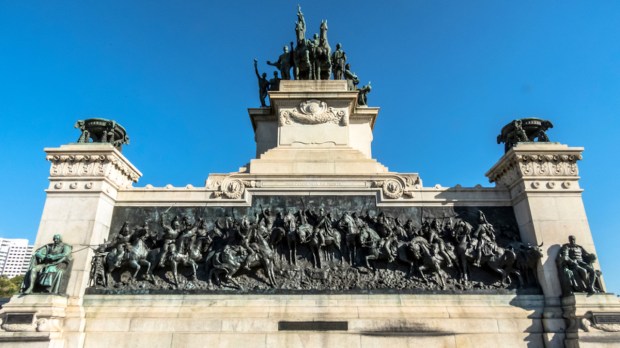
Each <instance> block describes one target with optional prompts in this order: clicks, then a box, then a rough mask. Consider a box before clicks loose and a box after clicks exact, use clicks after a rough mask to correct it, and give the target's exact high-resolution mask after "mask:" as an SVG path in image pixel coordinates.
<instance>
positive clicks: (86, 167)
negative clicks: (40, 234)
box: [46, 153, 140, 189]
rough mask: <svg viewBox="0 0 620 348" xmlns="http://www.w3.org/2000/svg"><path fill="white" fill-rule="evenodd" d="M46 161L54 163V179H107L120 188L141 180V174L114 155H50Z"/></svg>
mask: <svg viewBox="0 0 620 348" xmlns="http://www.w3.org/2000/svg"><path fill="white" fill-rule="evenodd" d="M46 159H47V160H48V161H50V162H51V163H52V166H51V168H50V176H52V177H54V178H80V177H106V178H108V179H110V180H111V181H112V182H114V183H115V184H116V185H117V186H118V187H120V188H126V187H130V186H131V184H132V183H133V182H137V181H138V179H139V178H140V173H138V172H137V171H135V170H134V169H133V168H131V167H130V166H129V165H128V164H127V163H126V162H125V161H123V160H121V159H120V158H119V157H118V156H116V155H114V154H84V153H72V154H48V155H47V156H46ZM90 186H91V187H92V183H91V184H90ZM54 187H55V188H57V189H60V188H62V185H60V186H59V185H55V186H54ZM89 188H90V187H89Z"/></svg>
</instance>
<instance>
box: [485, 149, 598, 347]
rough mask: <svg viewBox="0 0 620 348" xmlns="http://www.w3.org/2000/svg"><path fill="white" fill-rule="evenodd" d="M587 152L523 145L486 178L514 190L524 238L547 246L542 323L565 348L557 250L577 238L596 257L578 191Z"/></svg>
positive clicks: (542, 273) (541, 268)
mask: <svg viewBox="0 0 620 348" xmlns="http://www.w3.org/2000/svg"><path fill="white" fill-rule="evenodd" d="M582 151H583V148H579V147H568V146H566V145H562V144H558V143H518V144H517V145H516V146H515V147H513V148H512V149H510V150H509V151H508V152H507V153H506V154H505V155H504V156H502V158H501V159H500V160H499V161H498V162H497V163H496V164H495V165H494V166H493V167H492V168H491V170H489V171H488V172H487V174H486V176H487V177H488V178H489V179H490V181H491V182H495V183H496V184H497V186H498V187H504V188H506V189H507V190H509V192H510V197H511V200H512V206H513V207H514V212H515V216H516V219H517V223H518V224H519V231H520V232H521V239H522V240H523V241H524V242H528V243H532V244H537V245H540V244H542V243H544V246H543V251H544V256H543V257H542V259H541V260H540V264H539V265H538V272H537V275H538V280H539V282H540V285H541V287H542V290H543V293H544V295H545V303H546V309H545V313H544V316H545V318H546V319H544V320H543V323H544V325H545V331H546V332H547V333H548V334H547V339H548V343H549V344H550V345H552V346H556V345H557V346H563V342H562V341H563V338H564V337H563V334H560V332H563V331H564V329H565V324H564V321H563V320H562V306H561V302H560V301H561V296H562V289H561V287H560V281H559V278H558V272H557V267H556V262H555V260H556V257H557V254H558V251H559V249H560V247H561V246H562V245H563V244H565V243H568V236H569V235H574V236H575V237H576V238H577V243H578V244H580V245H582V246H583V247H584V248H585V249H586V250H588V251H590V252H593V253H595V252H596V251H595V248H594V243H593V241H592V235H591V233H590V227H589V225H588V219H587V217H586V212H585V209H584V206H583V201H582V198H581V192H582V189H581V188H580V187H579V172H578V168H577V161H579V160H581V158H582V157H581V152H582Z"/></svg>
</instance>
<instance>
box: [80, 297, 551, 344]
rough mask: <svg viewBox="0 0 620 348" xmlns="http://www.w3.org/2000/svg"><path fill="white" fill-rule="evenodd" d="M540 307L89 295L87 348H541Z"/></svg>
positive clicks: (419, 300)
mask: <svg viewBox="0 0 620 348" xmlns="http://www.w3.org/2000/svg"><path fill="white" fill-rule="evenodd" d="M543 308H544V297H543V296H542V295H515V294H504V295H489V294H419V295H417V294H342V295H320V294H308V295H248V294H245V295H223V294H218V295H197V294H192V295H166V296H161V295H85V296H84V310H85V317H86V325H85V330H84V331H85V341H84V345H85V346H86V347H110V346H114V347H116V348H121V347H134V346H136V344H138V343H139V345H141V346H148V347H198V346H202V347H211V346H217V347H222V346H225V347H242V346H251V347H378V346H386V345H392V346H394V347H414V346H428V347H500V346H501V347H523V346H524V345H528V346H531V347H542V346H544V343H543V325H542V316H543V315H542V314H543ZM558 320H559V321H562V319H558Z"/></svg>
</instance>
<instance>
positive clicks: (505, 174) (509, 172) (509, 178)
mask: <svg viewBox="0 0 620 348" xmlns="http://www.w3.org/2000/svg"><path fill="white" fill-rule="evenodd" d="M509 156H510V157H508V158H506V159H504V160H503V161H502V162H500V163H499V164H498V165H496V166H495V167H494V168H493V169H491V170H490V171H489V172H488V173H487V176H488V177H489V181H490V182H496V183H498V184H501V185H504V186H507V187H510V186H511V185H512V184H513V183H515V182H517V181H518V180H519V179H520V178H530V179H549V178H553V179H551V181H547V182H544V187H546V188H547V189H556V188H560V187H561V188H562V189H569V188H570V187H571V183H570V182H569V181H563V182H562V184H560V185H557V184H556V183H555V182H554V181H556V180H562V179H563V178H566V177H575V178H576V177H577V176H578V174H579V170H578V168H577V161H579V160H581V159H582V156H581V153H580V152H570V153H561V152H559V153H539V154H536V153H514V154H512V155H509ZM542 185H543V184H541V183H540V182H539V181H535V182H533V183H532V184H531V185H530V186H531V188H533V189H539V188H543V186H542Z"/></svg>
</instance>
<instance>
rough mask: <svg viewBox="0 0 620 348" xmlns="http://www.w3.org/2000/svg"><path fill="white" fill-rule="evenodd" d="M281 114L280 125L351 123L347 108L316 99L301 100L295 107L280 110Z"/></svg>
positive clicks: (344, 124)
mask: <svg viewBox="0 0 620 348" xmlns="http://www.w3.org/2000/svg"><path fill="white" fill-rule="evenodd" d="M279 116H280V117H279V120H280V126H284V125H291V124H323V123H333V124H337V125H340V126H346V125H347V124H349V115H348V110H347V108H335V107H329V106H327V103H326V102H324V101H320V100H316V99H310V100H307V101H304V102H301V103H300V104H299V105H298V106H297V107H296V108H294V109H283V110H280V115H279Z"/></svg>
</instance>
